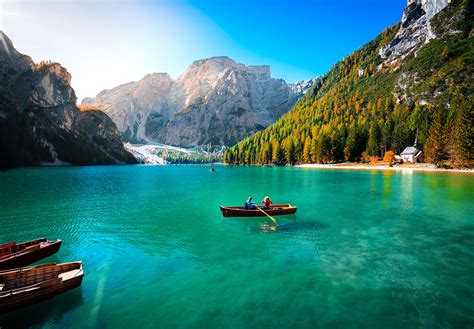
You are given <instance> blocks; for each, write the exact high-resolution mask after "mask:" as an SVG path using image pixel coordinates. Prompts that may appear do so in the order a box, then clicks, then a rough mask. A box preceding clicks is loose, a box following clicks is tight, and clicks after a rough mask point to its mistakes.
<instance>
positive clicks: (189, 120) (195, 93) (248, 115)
mask: <svg viewBox="0 0 474 329" xmlns="http://www.w3.org/2000/svg"><path fill="white" fill-rule="evenodd" d="M312 82H313V80H309V81H305V82H304V83H301V84H299V85H297V86H293V85H288V84H286V83H285V82H284V81H283V80H278V79H273V78H272V77H271V74H270V67H269V66H266V65H263V66H245V65H243V64H239V63H237V62H235V61H234V60H232V59H230V58H228V57H213V58H209V59H203V60H198V61H195V62H194V63H193V64H191V65H190V66H189V67H188V69H187V70H186V71H185V72H184V73H183V74H182V75H181V76H179V77H178V78H177V80H176V81H174V80H173V79H172V78H171V77H170V76H169V75H168V74H165V73H157V74H150V75H147V76H145V77H144V78H143V79H141V80H140V81H138V82H131V83H128V84H124V85H121V86H118V87H115V88H113V89H110V90H104V91H102V92H101V93H100V94H98V95H97V96H96V97H95V98H86V99H84V101H83V104H95V105H97V106H99V107H100V108H101V109H102V110H103V111H104V112H105V113H107V114H108V115H109V116H110V117H111V118H112V119H113V120H114V122H115V123H116V124H117V127H118V129H119V131H120V132H121V133H122V137H123V139H124V140H126V141H132V142H150V141H152V142H159V143H164V144H169V145H179V146H196V145H204V144H212V145H232V144H234V143H235V142H237V141H239V140H240V139H242V138H244V137H247V136H249V135H252V134H253V133H255V132H256V131H258V130H259V129H262V128H263V127H266V126H268V125H270V124H272V123H273V122H275V120H276V119H278V118H279V117H280V116H281V115H283V114H284V113H286V112H287V111H288V110H289V109H290V108H291V107H292V106H293V105H294V104H295V102H296V101H297V100H298V99H299V97H301V96H302V94H303V93H304V92H305V91H306V90H307V88H309V86H310V85H311V83H312Z"/></svg>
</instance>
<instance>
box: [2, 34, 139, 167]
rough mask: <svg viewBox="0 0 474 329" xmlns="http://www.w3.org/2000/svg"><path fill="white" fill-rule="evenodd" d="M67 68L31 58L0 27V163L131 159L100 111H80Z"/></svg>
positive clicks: (83, 162)
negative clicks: (16, 46) (21, 51)
mask: <svg viewBox="0 0 474 329" xmlns="http://www.w3.org/2000/svg"><path fill="white" fill-rule="evenodd" d="M70 82H71V74H70V73H69V72H68V71H67V70H66V69H65V68H63V67H62V66H61V65H60V64H58V63H52V62H41V63H39V64H35V63H34V62H33V61H32V59H31V58H30V57H29V56H26V55H23V54H21V53H19V52H18V51H17V50H16V49H15V48H14V47H13V43H12V42H11V40H10V39H9V38H8V37H7V36H6V35H5V34H4V33H3V32H1V31H0V168H10V167H18V166H31V165H40V164H44V165H48V164H49V165H63V164H75V165H92V164H117V163H136V160H135V158H134V157H133V156H132V155H131V154H130V153H129V152H127V151H126V150H125V149H124V147H123V144H122V142H121V141H120V137H119V135H118V132H117V129H116V126H115V124H114V123H113V122H112V120H110V118H109V117H107V115H106V114H104V113H103V112H101V111H95V110H90V111H87V112H81V111H80V110H79V109H78V108H77V107H76V95H75V93H74V90H73V89H72V88H71V85H70Z"/></svg>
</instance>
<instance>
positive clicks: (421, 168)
mask: <svg viewBox="0 0 474 329" xmlns="http://www.w3.org/2000/svg"><path fill="white" fill-rule="evenodd" d="M295 167H296V168H306V169H327V170H339V169H342V170H377V171H385V170H389V171H400V172H439V173H458V174H474V170H472V169H443V168H436V167H434V166H433V165H401V166H393V167H389V166H388V165H363V164H354V163H339V164H319V163H310V164H301V165H295Z"/></svg>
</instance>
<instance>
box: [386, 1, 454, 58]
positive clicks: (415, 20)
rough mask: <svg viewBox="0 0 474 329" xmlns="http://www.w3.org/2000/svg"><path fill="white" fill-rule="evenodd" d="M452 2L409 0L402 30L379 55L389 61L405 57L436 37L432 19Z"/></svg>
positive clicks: (404, 12)
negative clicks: (431, 22)
mask: <svg viewBox="0 0 474 329" xmlns="http://www.w3.org/2000/svg"><path fill="white" fill-rule="evenodd" d="M450 2H451V0H408V1H407V6H406V7H405V10H404V11H403V16H402V20H401V25H400V30H399V31H398V33H397V34H396V35H395V37H394V38H393V40H391V41H390V42H389V43H387V44H386V45H385V46H384V47H382V48H381V49H380V51H379V55H380V56H381V57H382V58H387V59H388V61H391V60H393V59H394V58H397V57H402V58H403V57H405V56H406V55H408V54H409V53H410V52H411V51H412V50H413V49H415V48H416V47H417V46H418V45H420V44H423V43H426V42H428V41H429V40H431V39H434V38H436V35H435V33H434V32H433V30H432V28H431V24H430V21H431V19H432V18H433V17H434V16H435V15H436V14H437V13H439V12H440V11H441V10H443V9H444V8H445V7H446V6H447V5H448V4H449V3H450Z"/></svg>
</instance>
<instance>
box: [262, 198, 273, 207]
mask: <svg viewBox="0 0 474 329" xmlns="http://www.w3.org/2000/svg"><path fill="white" fill-rule="evenodd" d="M272 203H273V202H272V200H270V197H268V196H266V197H264V198H263V200H262V206H261V207H260V208H261V209H270V207H271V206H272Z"/></svg>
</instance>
